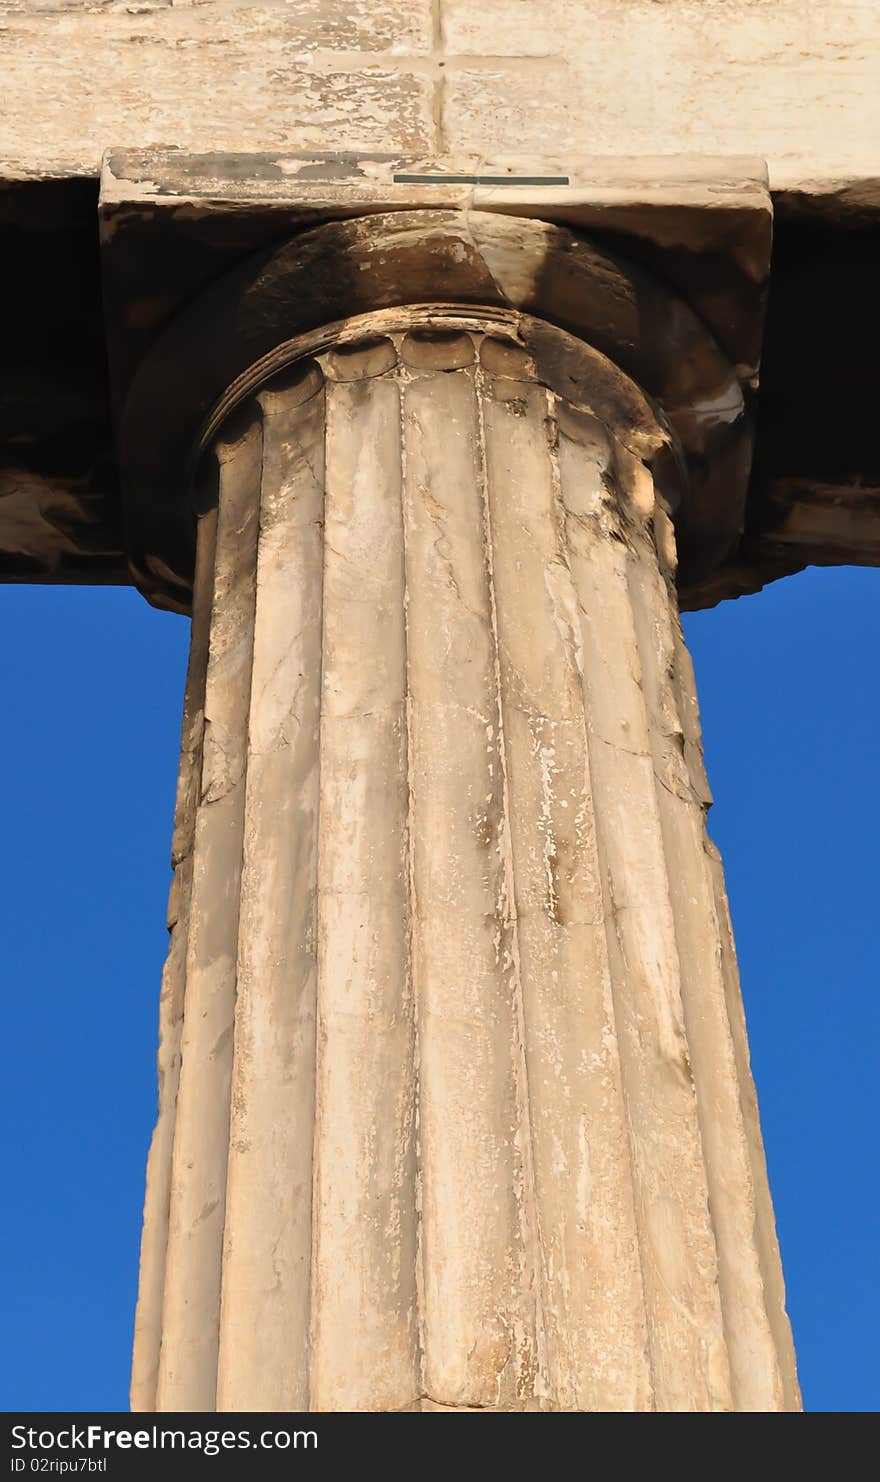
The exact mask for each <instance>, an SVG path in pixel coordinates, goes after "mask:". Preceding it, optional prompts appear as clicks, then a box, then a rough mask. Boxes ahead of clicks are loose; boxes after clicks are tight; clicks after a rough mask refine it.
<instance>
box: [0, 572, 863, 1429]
mask: <svg viewBox="0 0 880 1482" xmlns="http://www.w3.org/2000/svg"><path fill="white" fill-rule="evenodd" d="M0 624H2V630H3V633H4V646H3V668H4V683H3V690H4V694H5V697H6V706H5V714H6V722H5V724H4V725H3V727H2V732H0V751H2V776H3V777H4V778H5V781H6V797H5V800H4V802H5V808H4V811H5V815H6V843H5V846H4V849H3V851H2V855H0V870H2V873H3V885H2V902H3V907H2V912H3V915H2V919H3V926H4V932H3V963H4V968H5V972H6V993H5V996H4V1029H5V1034H4V1042H5V1045H6V1057H5V1062H6V1063H5V1066H4V1074H3V1076H2V1097H3V1103H4V1104H3V1107H2V1116H3V1121H2V1125H3V1127H4V1129H5V1130H6V1135H5V1137H4V1138H3V1149H2V1154H3V1160H4V1167H3V1170H2V1177H3V1188H4V1191H5V1196H6V1197H5V1200H4V1205H5V1218H4V1220H3V1221H2V1235H0V1272H2V1276H0V1281H2V1286H3V1291H2V1310H3V1312H4V1314H5V1319H6V1322H5V1326H6V1331H7V1341H6V1344H5V1345H4V1348H3V1352H2V1357H0V1408H2V1409H5V1410H11V1409H19V1408H20V1409H24V1410H40V1409H46V1410H104V1409H107V1410H121V1409H125V1408H126V1406H127V1387H128V1365H129V1352H130V1345H131V1327H132V1316H133V1307H134V1297H135V1289H136V1275H137V1253H138V1239H139V1228H140V1208H141V1199H142V1193H143V1175H144V1161H145V1157H146V1149H147V1144H148V1140H149V1135H150V1131H151V1128H152V1123H153V1118H154V1111H155V1048H156V1046H155V1040H156V1013H157V1001H158V990H159V977H160V973H161V967H162V961H163V957H164V953H165V940H166V939H165V930H164V913H165V900H166V896H167V888H168V881H169V869H168V850H169V840H170V832H171V815H172V808H173V799H174V780H175V771H176V764H177V746H178V730H179V723H180V704H181V695H182V690H183V677H184V666H185V660H186V642H187V630H188V624H187V623H186V622H185V620H184V619H182V618H177V617H173V616H171V615H169V614H166V613H159V612H154V611H153V610H152V609H150V608H149V607H148V606H147V605H146V603H145V602H143V600H142V599H141V598H140V597H138V596H137V595H136V594H135V593H134V592H132V591H128V590H115V589H84V588H83V589H78V590H77V589H74V588H45V587H44V588H36V587H18V588H16V587H0ZM685 628H686V636H687V639H688V642H689V644H690V646H691V650H692V652H693V654H694V658H695V662H696V668H697V679H698V683H699V687H700V694H701V700H702V708H703V725H704V733H705V741H706V751H707V759H708V766H709V775H710V780H711V783H712V786H713V790H714V792H715V796H716V799H717V802H716V805H715V808H714V809H713V811H712V815H711V831H712V834H713V837H714V838H715V841H716V843H718V845H719V846H720V847H721V849H722V852H723V854H724V857H725V862H726V866H727V878H728V888H729V891H730V896H731V903H732V908H733V918H734V927H735V930H736V934H737V944H738V949H739V956H740V965H741V969H742V976H743V984H744V993H745V999H746V1010H747V1014H748V1020H749V1029H750V1035H751V1045H752V1063H753V1069H754V1072H755V1077H756V1080H757V1083H758V1091H759V1095H760V1100H761V1111H762V1118H763V1126H764V1137H765V1143H766V1147H767V1155H768V1162H769V1167H770V1176H771V1182H772V1186H773V1192H774V1197H775V1201H776V1210H777V1220H778V1226H779V1234H780V1240H781V1244H782V1252H783V1260H784V1263H785V1272H786V1279H787V1284H788V1293H789V1311H790V1313H791V1317H792V1322H793V1325H794V1331H795V1340H796V1343H797V1346H798V1354H799V1363H800V1375H801V1383H802V1387H803V1390H804V1399H805V1404H806V1406H807V1408H808V1409H811V1410H837V1411H855V1410H862V1411H865V1410H875V1409H877V1408H878V1400H880V1373H878V1345H877V1341H876V1334H877V1332H878V1329H880V1310H878V1309H880V1300H878V1282H877V1280H876V1268H877V1253H878V1249H880V1243H878V1210H880V1196H878V1187H877V1184H878V1180H877V1166H876V1151H875V1149H876V1125H877V1117H876V1095H875V1083H876V1071H877V1049H878V1033H877V1030H878V1022H877V1021H878V1010H877V992H876V990H877V987H878V969H877V957H878V953H877V941H876V935H877V922H878V910H877V897H878V883H880V869H878V842H877V841H878V839H880V805H878V775H880V767H878V761H880V755H878V742H877V732H878V722H880V697H878V685H877V675H878V653H880V572H876V571H857V570H852V569H841V570H835V571H825V572H822V571H810V572H807V573H805V574H803V575H802V576H799V577H794V578H790V579H789V580H787V581H785V582H778V583H776V584H775V585H773V586H771V587H770V588H768V589H767V590H766V591H765V592H764V593H762V594H760V595H758V596H755V597H749V598H746V599H742V600H740V601H738V602H729V603H724V604H722V605H721V606H720V607H718V608H715V609H714V610H712V611H710V612H705V613H696V614H693V615H692V616H690V617H688V618H686V620H685Z"/></svg>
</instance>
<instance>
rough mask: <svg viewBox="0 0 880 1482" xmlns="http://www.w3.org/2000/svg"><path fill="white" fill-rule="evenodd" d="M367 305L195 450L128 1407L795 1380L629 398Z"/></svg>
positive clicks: (680, 674)
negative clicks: (156, 1122)
mask: <svg viewBox="0 0 880 1482" xmlns="http://www.w3.org/2000/svg"><path fill="white" fill-rule="evenodd" d="M377 322H378V323H379V332H377V333H376V334H374V335H372V336H370V335H369V334H368V332H367V328H366V327H365V328H364V331H363V337H362V338H361V339H360V340H356V339H351V340H350V341H349V342H348V343H347V344H346V345H340V346H333V345H332V344H331V345H329V346H327V347H326V348H324V349H322V350H320V351H319V353H317V354H316V355H315V356H313V357H311V358H307V359H306V360H305V361H299V362H297V363H296V364H295V365H294V366H292V367H291V368H290V369H288V370H285V371H284V372H282V373H281V375H280V377H276V378H275V379H273V380H270V381H269V383H268V384H267V385H265V386H264V387H263V388H262V389H259V388H258V389H257V390H256V391H255V393H254V396H253V398H252V399H251V400H250V401H248V402H247V403H246V404H245V405H243V406H242V407H241V408H240V409H239V411H238V412H237V413H236V416H235V419H234V421H233V422H232V423H230V424H229V425H228V426H227V427H225V428H222V429H221V430H220V431H219V433H218V435H217V442H216V455H217V458H218V460H219V475H218V477H219V485H218V498H219V512H218V525H217V537H216V557H215V560H214V567H213V573H212V568H211V552H212V550H213V542H214V535H213V529H212V527H211V526H210V524H208V523H207V521H209V520H210V518H211V517H210V516H207V517H205V518H204V519H203V522H202V535H201V539H200V572H201V575H200V581H199V592H198V594H197V604H198V606H197V611H198V613H199V617H198V620H197V624H196V645H197V647H196V654H197V655H198V657H194V660H193V665H192V669H191V676H190V699H189V702H188V711H187V714H188V717H189V719H188V721H187V723H186V729H185V740H184V765H183V773H182V776H183V781H182V786H181V794H180V797H181V810H182V811H181V823H180V828H179V837H180V838H182V839H187V840H191V841H192V852H191V853H187V852H185V847H184V852H183V854H182V857H181V858H180V860H179V863H178V875H179V891H180V893H181V895H183V896H186V895H188V894H190V895H191V903H190V908H189V918H188V919H189V932H188V946H187V950H186V953H185V955H184V954H183V952H182V950H181V948H180V947H179V946H178V945H177V942H176V938H175V939H174V941H173V947H172V959H171V961H172V964H173V966H172V967H171V968H170V969H169V973H170V975H171V977H172V978H173V979H174V982H175V984H177V985H178V986H177V988H176V990H175V991H176V992H177V993H178V995H179V993H180V992H181V991H182V994H183V1013H182V1027H181V1026H180V1024H179V1018H180V1015H179V1012H177V1013H176V1014H175V1015H172V1014H170V1012H169V1014H168V1016H167V1020H166V1027H165V1031H164V1033H165V1047H164V1050H163V1055H164V1057H165V1058H166V1059H167V1060H171V1061H174V1060H175V1055H176V1052H175V1045H176V1044H177V1043H178V1036H180V1043H181V1044H182V1046H183V1050H182V1060H181V1063H180V1076H179V1089H177V1091H176V1096H175V1086H174V1082H173V1078H169V1077H166V1081H165V1085H164V1088H163V1102H162V1113H161V1118H160V1132H159V1133H157V1144H156V1147H157V1149H163V1150H164V1151H156V1152H155V1153H154V1158H153V1166H152V1167H151V1187H150V1190H149V1193H148V1211H149V1212H150V1213H149V1217H148V1222H147V1225H146V1226H145V1238H144V1252H143V1265H142V1286H141V1300H140V1303H139V1309H138V1340H137V1348H136V1355H135V1376H136V1382H135V1386H134V1389H133V1403H134V1405H135V1407H136V1408H143V1409H150V1408H153V1407H154V1406H155V1407H157V1408H159V1409H163V1410H174V1409H212V1408H214V1407H215V1406H216V1407H218V1408H222V1409H226V1410H238V1409H280V1410H285V1409H300V1408H308V1407H311V1408H313V1409H319V1410H321V1409H331V1410H332V1409H349V1408H351V1409H368V1410H369V1409H383V1410H395V1409H400V1410H403V1409H413V1408H423V1409H435V1408H438V1407H439V1408H448V1409H452V1410H457V1409H465V1410H466V1409H473V1408H480V1409H489V1410H511V1409H514V1410H523V1409H543V1410H574V1409H581V1410H652V1409H657V1410H731V1409H736V1410H779V1409H786V1408H797V1406H798V1404H799V1398H798V1392H797V1382H796V1378H795V1374H794V1367H793V1358H792V1354H791V1346H790V1337H789V1334H788V1328H787V1321H786V1318H785V1314H784V1307H783V1298H782V1282H781V1273H780V1270H779V1260H778V1251H777V1249H776V1245H775V1237H774V1234H773V1223H772V1213H771V1212H770V1208H769V1196H768V1195H767V1192H766V1177H765V1172H764V1169H763V1163H762V1158H761V1150H760V1135H759V1132H758V1130H757V1123H756V1120H755V1114H754V1107H753V1102H754V1093H753V1090H752V1086H751V1080H750V1077H749V1072H748V1064H747V1057H746V1056H745V1053H744V1048H743V1043H742V1038H741V1024H740V1020H739V1017H738V1016H739V1015H740V1013H741V1010H740V1006H739V997H738V989H737V986H736V978H735V963H734V961H733V957H732V949H731V944H730V940H729V931H728V927H727V923H726V917H725V916H724V909H725V908H724V895H723V884H722V883H721V880H720V876H719V875H718V873H717V866H716V860H715V857H714V854H713V851H712V848H711V845H710V844H709V842H708V840H707V839H706V835H705V827H704V814H705V809H706V805H707V802H708V797H709V795H708V791H707V788H706V783H705V778H704V775H703V771H702V764H701V759H700V740H699V725H698V720H697V714H696V701H695V698H694V692H693V680H692V675H691V672H690V666H689V662H688V659H687V655H686V653H685V651H684V648H683V645H682V641H681V635H680V630H679V626H678V620H677V616H676V610H675V595H674V585H673V578H674V561H675V553H674V541H673V538H672V527H671V524H670V521H669V518H668V514H667V512H666V510H665V507H664V503H663V500H662V498H660V497H659V496H658V493H657V490H656V489H655V486H654V483H653V481H652V479H651V476H650V473H649V471H648V468H647V466H646V465H645V463H644V462H643V461H642V460H641V458H640V457H639V456H637V455H636V454H634V452H633V451H632V448H633V434H634V428H633V426H632V425H631V423H630V422H629V420H628V419H629V416H630V413H629V410H628V409H629V407H630V406H635V405H637V404H638V394H637V393H636V392H635V388H633V392H632V393H626V394H624V393H623V392H622V390H621V391H620V392H618V391H615V390H613V387H614V386H616V382H615V381H614V380H613V377H614V375H616V374H617V373H616V372H613V370H612V368H611V367H607V362H605V363H604V366H605V367H607V368H604V367H603V362H602V360H601V358H600V357H596V356H595V354H594V353H592V352H590V351H589V350H588V348H587V347H583V351H582V359H581V362H580V371H579V372H578V373H577V374H575V373H574V369H573V368H574V364H575V358H574V357H575V353H576V352H575V350H574V348H573V342H570V341H569V338H568V337H567V336H565V335H563V334H561V333H560V332H559V331H551V330H550V328H549V327H546V332H545V335H544V336H543V337H537V338H536V339H535V344H536V345H537V344H540V345H542V346H543V347H544V351H545V352H546V349H547V348H548V347H549V346H550V344H551V342H552V340H553V339H554V337H555V338H556V339H558V340H559V342H560V343H559V346H558V349H557V351H556V355H555V360H556V362H557V363H563V362H564V363H566V364H567V365H568V366H569V368H570V371H571V379H570V381H569V391H568V394H567V395H565V396H563V395H560V394H559V393H558V392H557V391H554V390H552V389H550V384H551V382H552V380H553V379H554V376H555V374H556V372H554V371H553V368H552V362H551V363H549V364H548V365H546V366H544V365H543V364H542V358H541V353H540V352H539V353H538V355H537V359H535V358H534V357H533V356H532V355H531V354H530V353H528V351H527V350H525V349H524V348H523V346H522V344H521V343H520V344H518V343H517V342H516V339H515V337H514V336H513V335H512V333H511V330H510V327H509V326H508V325H506V324H505V322H504V320H503V319H501V320H499V322H498V324H497V325H493V324H491V323H487V322H486V321H485V320H480V319H471V320H467V319H459V320H454V319H450V318H449V317H446V318H445V319H443V320H442V321H439V322H438V324H437V325H436V326H432V325H431V323H430V322H427V321H426V319H425V317H424V316H422V318H421V319H417V323H416V328H414V329H413V330H411V331H410V332H408V333H407V332H405V331H399V332H394V333H391V334H389V333H387V332H382V325H383V324H384V321H377ZM609 376H611V377H612V379H611V380H608V377H609ZM641 435H642V434H638V436H641ZM257 525H258V526H259V535H258V537H257V538H256V540H255V539H254V532H255V531H256V529H257ZM209 609H210V624H209V626H210V638H209V640H206V636H205V615H206V614H207V612H208V611H209ZM203 684H204V694H205V699H204V717H205V720H204V736H203V742H202V747H201V753H200V752H199V735H200V728H199V719H198V718H199V714H200V704H201V699H200V696H201V693H202V690H201V686H202V685H203ZM193 765H195V768H196V771H198V769H199V768H200V769H201V780H200V782H199V783H198V784H196V785H193V784H192V780H191V779H192V777H193V770H192V769H193ZM200 881H201V882H203V883H202V886H201V887H200V885H199V882H200ZM190 882H191V883H190ZM200 889H201V894H199V895H198V900H197V894H198V892H199V891H200ZM184 918H185V908H184V910H183V912H182V914H181V918H180V919H181V920H183V919H184ZM196 927H197V930H196ZM179 929H180V927H179V925H178V926H176V927H175V931H178V930H179ZM184 964H185V965H184ZM181 973H183V975H184V978H185V981H184V982H183V983H182V984H181V983H180V975H181ZM176 1001H178V1000H176ZM172 1123H173V1125H174V1132H173V1145H172V1146H171V1151H170V1168H169V1151H168V1150H169V1143H168V1129H169V1127H170V1126H171V1124H172ZM166 1209H167V1210H168V1214H167V1229H166V1230H165V1231H164V1232H163V1228H162V1221H161V1214H162V1211H164V1210H166ZM166 1236H167V1238H165V1237H166Z"/></svg>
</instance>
